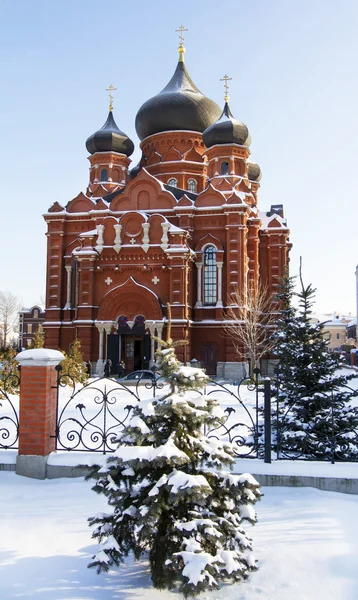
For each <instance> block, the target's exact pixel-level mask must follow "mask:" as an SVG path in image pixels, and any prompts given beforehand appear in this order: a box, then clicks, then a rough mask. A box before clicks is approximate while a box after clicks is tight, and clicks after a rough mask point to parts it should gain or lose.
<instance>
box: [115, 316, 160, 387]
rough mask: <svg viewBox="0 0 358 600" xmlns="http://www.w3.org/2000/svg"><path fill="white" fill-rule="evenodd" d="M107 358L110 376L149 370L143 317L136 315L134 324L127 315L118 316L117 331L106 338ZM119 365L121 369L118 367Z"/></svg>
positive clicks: (146, 332) (148, 350) (147, 336)
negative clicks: (109, 363) (110, 364)
mask: <svg viewBox="0 0 358 600" xmlns="http://www.w3.org/2000/svg"><path fill="white" fill-rule="evenodd" d="M107 358H109V359H110V360H111V361H112V374H114V375H117V374H118V373H119V374H121V375H122V374H124V373H123V372H122V368H123V369H124V372H125V373H130V372H131V371H137V370H138V369H149V365H150V362H151V358H153V357H152V356H151V342H150V335H149V331H148V329H147V328H146V325H145V317H144V316H143V315H137V316H136V317H135V320H134V322H131V321H129V319H128V317H127V315H120V317H119V319H118V321H117V331H116V332H115V333H111V334H109V335H108V336H107ZM120 363H122V364H123V367H122V368H121V367H120Z"/></svg>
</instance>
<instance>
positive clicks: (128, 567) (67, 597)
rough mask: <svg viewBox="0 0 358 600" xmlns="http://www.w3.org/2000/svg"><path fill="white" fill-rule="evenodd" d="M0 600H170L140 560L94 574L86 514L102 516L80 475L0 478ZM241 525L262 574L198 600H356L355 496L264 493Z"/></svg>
mask: <svg viewBox="0 0 358 600" xmlns="http://www.w3.org/2000/svg"><path fill="white" fill-rule="evenodd" d="M0 490H1V494H0V531H1V535H0V598H1V600H15V599H16V600H19V599H20V600H21V599H27V598H32V599H34V600H143V599H145V600H175V598H177V599H179V598H180V597H181V596H179V595H178V594H176V593H174V592H167V591H163V592H159V591H158V590H154V589H153V588H152V587H151V582H150V576H149V572H148V565H147V564H146V563H145V562H143V563H142V562H140V563H134V562H133V561H132V560H128V562H127V564H125V565H123V566H122V567H119V568H118V569H115V570H112V571H110V572H109V573H108V574H107V575H97V574H96V572H95V571H93V570H89V569H87V563H88V562H89V559H90V557H91V555H92V553H93V552H94V551H95V549H96V546H95V545H94V543H93V540H91V530H90V529H89V527H88V526H87V517H89V516H90V515H92V514H94V513H96V512H98V511H101V510H107V508H108V507H107V505H106V502H105V499H104V498H102V497H100V496H97V495H96V494H95V493H94V492H92V491H91V489H90V483H88V482H85V481H84V480H83V479H82V478H78V479H60V480H45V481H37V480H32V479H26V478H23V477H20V476H18V475H15V474H14V473H9V472H0ZM263 492H264V494H265V495H264V497H263V498H262V500H261V502H260V503H258V504H257V513H258V519H259V520H258V523H257V525H255V526H254V527H250V526H249V525H246V528H247V530H248V531H249V532H250V535H251V536H252V537H253V539H254V554H255V556H256V558H257V559H258V561H259V570H258V571H257V572H255V573H252V574H251V575H250V578H249V580H248V581H247V582H243V583H239V584H234V585H226V586H225V587H224V588H222V589H220V590H219V591H213V592H210V593H208V592H206V593H205V594H203V595H201V596H199V598H201V600H224V599H225V600H259V599H260V600H273V599H274V600H356V599H357V597H358V591H357V590H358V569H357V556H358V519H357V512H358V496H348V495H344V494H337V493H333V492H322V491H319V490H314V489H312V488H299V489H297V488H282V487H281V488H263Z"/></svg>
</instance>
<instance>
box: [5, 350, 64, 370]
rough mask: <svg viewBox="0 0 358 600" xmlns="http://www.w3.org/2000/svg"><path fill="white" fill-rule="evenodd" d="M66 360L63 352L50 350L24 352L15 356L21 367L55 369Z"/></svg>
mask: <svg viewBox="0 0 358 600" xmlns="http://www.w3.org/2000/svg"><path fill="white" fill-rule="evenodd" d="M64 358H65V357H64V355H63V354H62V352H60V351H59V350H52V349H50V348H34V349H33V350H23V351H22V352H19V354H17V355H16V356H15V360H17V362H18V363H20V366H21V367H31V366H32V367H52V366H53V367H55V366H56V365H58V364H59V363H60V362H61V360H64Z"/></svg>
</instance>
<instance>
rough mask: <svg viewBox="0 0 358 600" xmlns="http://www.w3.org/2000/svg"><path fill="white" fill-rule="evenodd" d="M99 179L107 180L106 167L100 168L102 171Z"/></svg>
mask: <svg viewBox="0 0 358 600" xmlns="http://www.w3.org/2000/svg"><path fill="white" fill-rule="evenodd" d="M101 181H108V171H107V169H102V171H101Z"/></svg>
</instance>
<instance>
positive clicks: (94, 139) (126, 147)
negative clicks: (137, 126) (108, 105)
mask: <svg viewBox="0 0 358 600" xmlns="http://www.w3.org/2000/svg"><path fill="white" fill-rule="evenodd" d="M86 148H87V150H88V152H89V153H90V154H95V153H96V152H119V153H120V154H125V155H126V156H130V155H131V154H132V153H133V151H134V144H133V142H132V140H131V139H130V138H129V137H128V136H127V135H126V134H125V133H124V132H123V131H121V130H120V129H119V128H118V127H117V123H116V122H115V120H114V118H113V113H112V111H111V110H110V111H109V114H108V118H107V121H106V122H105V124H104V125H103V127H101V129H99V130H98V131H96V132H95V133H93V134H92V135H90V137H89V138H88V140H87V142H86Z"/></svg>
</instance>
